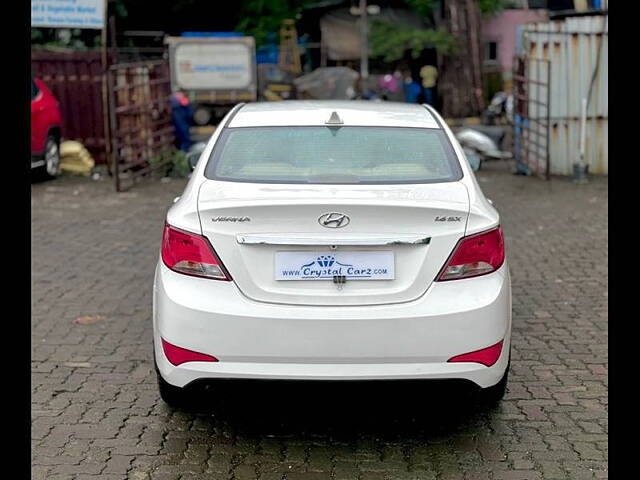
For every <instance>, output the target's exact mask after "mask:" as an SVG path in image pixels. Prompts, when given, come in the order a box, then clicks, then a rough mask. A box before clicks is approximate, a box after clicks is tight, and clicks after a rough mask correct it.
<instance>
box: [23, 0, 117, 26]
mask: <svg viewBox="0 0 640 480" xmlns="http://www.w3.org/2000/svg"><path fill="white" fill-rule="evenodd" d="M104 2H105V0H31V26H32V27H48V28H94V29H102V28H104V26H105V18H104Z"/></svg>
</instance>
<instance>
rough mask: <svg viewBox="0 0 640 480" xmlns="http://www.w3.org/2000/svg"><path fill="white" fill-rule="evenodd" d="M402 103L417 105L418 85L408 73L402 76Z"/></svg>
mask: <svg viewBox="0 0 640 480" xmlns="http://www.w3.org/2000/svg"><path fill="white" fill-rule="evenodd" d="M402 87H403V90H404V101H405V102H408V103H417V102H418V97H419V96H420V90H421V88H420V85H419V84H418V82H416V81H415V80H414V79H413V77H412V76H411V73H410V72H406V73H405V75H404V84H403V86H402Z"/></svg>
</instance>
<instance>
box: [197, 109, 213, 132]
mask: <svg viewBox="0 0 640 480" xmlns="http://www.w3.org/2000/svg"><path fill="white" fill-rule="evenodd" d="M212 118H213V115H212V113H211V110H210V109H209V108H207V107H202V106H200V107H198V108H196V111H195V112H193V122H194V123H195V124H196V125H198V126H201V127H202V126H205V125H209V122H211V119H212Z"/></svg>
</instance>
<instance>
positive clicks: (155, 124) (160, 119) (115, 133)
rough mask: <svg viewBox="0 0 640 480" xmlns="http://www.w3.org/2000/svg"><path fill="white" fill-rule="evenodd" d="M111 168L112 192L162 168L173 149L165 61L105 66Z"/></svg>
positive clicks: (169, 88) (169, 159)
mask: <svg viewBox="0 0 640 480" xmlns="http://www.w3.org/2000/svg"><path fill="white" fill-rule="evenodd" d="M108 86H109V127H110V131H111V145H112V149H111V157H112V158H111V171H112V174H113V176H114V180H115V187H116V191H119V192H120V191H122V190H124V189H126V188H127V187H129V186H131V185H133V184H134V183H135V182H136V180H138V179H139V178H140V177H142V176H147V175H150V174H151V172H152V171H154V170H156V169H158V168H162V167H166V165H167V164H168V163H169V162H170V161H171V158H172V156H173V154H174V152H175V147H174V138H175V137H174V131H173V126H172V123H171V104H170V96H171V78H170V75H169V63H168V62H167V61H166V60H153V61H142V62H135V63H121V64H115V65H112V66H110V67H109V70H108Z"/></svg>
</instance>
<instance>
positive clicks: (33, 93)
mask: <svg viewBox="0 0 640 480" xmlns="http://www.w3.org/2000/svg"><path fill="white" fill-rule="evenodd" d="M38 93H40V90H39V89H38V86H37V85H36V82H34V81H33V80H31V100H33V99H35V98H36V97H37V96H38Z"/></svg>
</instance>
